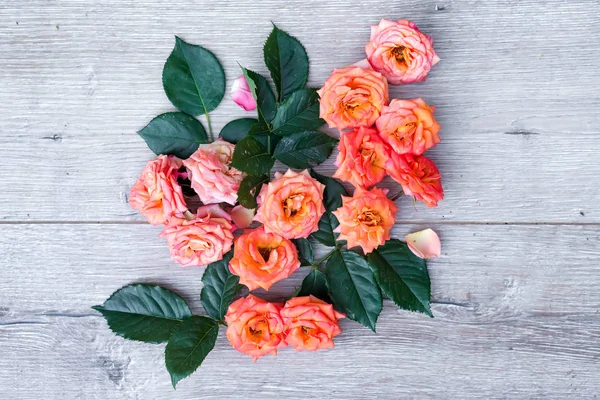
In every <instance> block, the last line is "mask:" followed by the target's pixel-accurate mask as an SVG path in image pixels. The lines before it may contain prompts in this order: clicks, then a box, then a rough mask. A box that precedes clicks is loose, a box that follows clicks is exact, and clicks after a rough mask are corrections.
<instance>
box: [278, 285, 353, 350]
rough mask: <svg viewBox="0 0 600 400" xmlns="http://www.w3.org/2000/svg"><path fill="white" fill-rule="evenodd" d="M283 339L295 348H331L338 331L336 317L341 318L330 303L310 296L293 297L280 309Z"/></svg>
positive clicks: (341, 315) (339, 330)
mask: <svg viewBox="0 0 600 400" xmlns="http://www.w3.org/2000/svg"><path fill="white" fill-rule="evenodd" d="M281 317H282V318H283V323H284V326H285V332H286V338H285V340H286V342H287V343H288V344H289V345H290V346H292V347H294V348H295V349H296V350H297V351H302V350H307V351H316V350H319V349H331V348H333V340H332V339H333V338H334V337H335V336H337V335H339V334H340V333H342V330H341V329H340V325H339V322H338V320H340V319H341V318H345V317H346V316H345V315H344V314H341V313H339V312H337V311H335V310H334V309H333V306H332V305H331V304H328V303H326V302H324V301H322V300H319V299H317V298H316V297H314V296H305V297H293V298H291V299H290V300H288V301H287V302H286V303H285V306H284V307H283V309H281Z"/></svg>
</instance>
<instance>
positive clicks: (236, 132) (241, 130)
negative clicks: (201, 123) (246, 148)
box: [219, 118, 258, 143]
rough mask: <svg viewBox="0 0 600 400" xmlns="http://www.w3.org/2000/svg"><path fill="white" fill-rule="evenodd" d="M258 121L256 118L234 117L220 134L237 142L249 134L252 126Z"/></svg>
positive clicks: (230, 141)
mask: <svg viewBox="0 0 600 400" xmlns="http://www.w3.org/2000/svg"><path fill="white" fill-rule="evenodd" d="M257 122H258V120H257V119H255V118H240V119H234V120H233V121H231V122H229V123H228V124H227V125H225V126H224V127H223V129H221V133H219V136H221V138H223V140H225V141H227V142H229V143H237V142H239V141H240V140H242V139H243V138H245V137H246V136H248V132H249V131H250V128H251V127H252V126H253V125H254V124H256V123H257Z"/></svg>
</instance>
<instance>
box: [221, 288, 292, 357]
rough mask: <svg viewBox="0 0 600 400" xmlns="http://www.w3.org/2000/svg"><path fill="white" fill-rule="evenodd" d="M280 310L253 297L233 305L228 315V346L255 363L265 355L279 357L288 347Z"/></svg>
mask: <svg viewBox="0 0 600 400" xmlns="http://www.w3.org/2000/svg"><path fill="white" fill-rule="evenodd" d="M281 306H282V304H279V303H269V302H267V301H265V300H263V299H261V298H259V297H256V296H253V295H251V294H250V295H248V297H242V298H240V299H237V300H236V301H234V302H233V303H231V305H230V306H229V308H228V309H227V314H226V315H225V322H226V323H227V330H226V331H225V334H226V335H227V339H229V343H231V345H232V346H233V347H234V348H235V349H236V350H237V351H239V352H240V353H244V354H248V355H249V356H250V357H252V359H253V360H254V361H255V362H256V360H258V358H259V357H262V356H264V355H266V354H273V355H277V349H278V348H281V347H285V346H287V343H286V342H285V339H284V329H283V320H282V318H281V316H280V315H279V312H280V310H281Z"/></svg>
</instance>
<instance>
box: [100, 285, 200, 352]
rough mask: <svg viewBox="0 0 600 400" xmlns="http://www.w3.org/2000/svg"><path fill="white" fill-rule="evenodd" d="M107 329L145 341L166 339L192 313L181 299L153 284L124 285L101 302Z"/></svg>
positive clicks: (153, 341) (132, 338)
mask: <svg viewBox="0 0 600 400" xmlns="http://www.w3.org/2000/svg"><path fill="white" fill-rule="evenodd" d="M92 308H93V309H94V310H96V311H99V312H100V313H102V315H103V316H104V318H105V319H106V322H108V326H109V327H110V329H111V330H112V331H113V332H114V333H116V334H117V335H119V336H122V337H124V338H125V339H130V340H139V341H142V342H147V343H162V342H166V341H167V340H168V339H169V336H171V332H172V331H173V329H175V327H177V326H178V325H179V324H180V323H181V321H182V320H184V319H185V318H189V317H191V316H192V312H191V311H190V308H189V307H188V305H187V303H186V302H185V300H184V299H182V298H181V297H179V296H178V295H176V294H175V293H173V292H171V291H169V290H167V289H164V288H162V287H160V286H155V285H141V284H136V285H128V286H125V287H122V288H121V289H119V290H117V291H116V292H114V293H113V294H112V295H111V296H110V297H109V298H108V300H106V301H105V302H104V304H103V305H101V306H94V307H92Z"/></svg>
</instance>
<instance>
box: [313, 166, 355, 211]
mask: <svg viewBox="0 0 600 400" xmlns="http://www.w3.org/2000/svg"><path fill="white" fill-rule="evenodd" d="M310 175H311V176H312V177H313V178H315V179H316V180H318V181H319V182H321V183H322V184H323V185H325V193H324V195H323V203H324V204H325V208H326V209H327V211H335V210H337V209H338V208H340V207H341V206H342V196H348V192H347V191H346V189H345V188H344V187H343V186H342V184H341V183H340V181H338V180H337V179H335V178H330V177H328V176H325V175H321V174H319V173H317V172H315V171H314V170H312V169H311V170H310Z"/></svg>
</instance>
